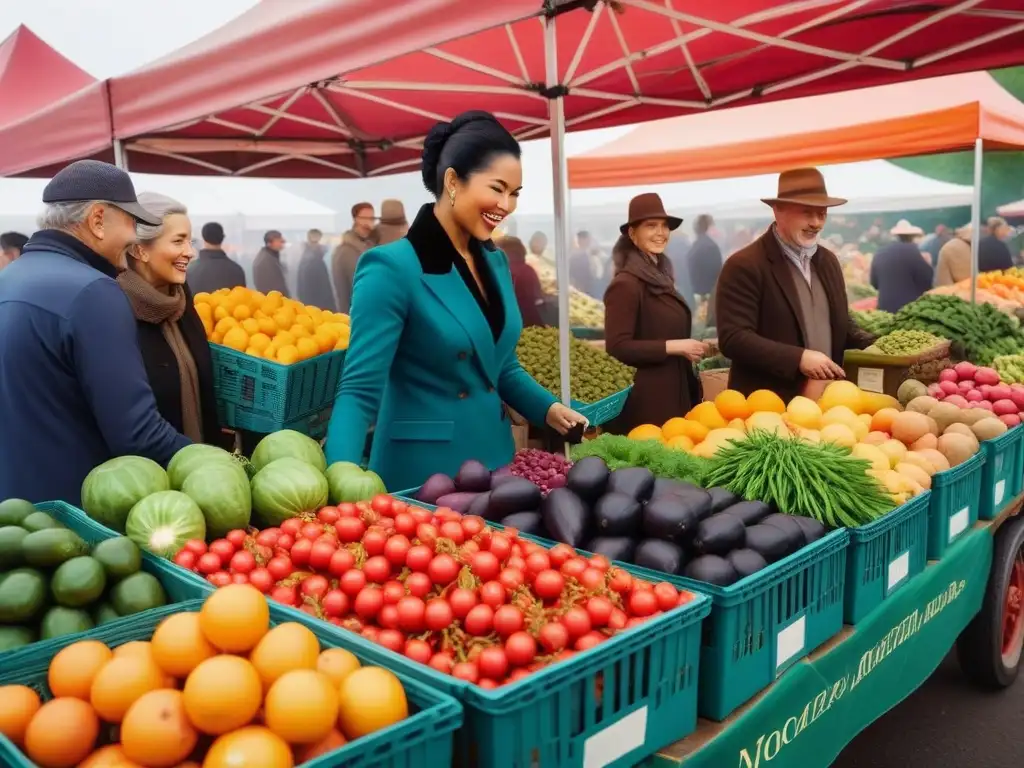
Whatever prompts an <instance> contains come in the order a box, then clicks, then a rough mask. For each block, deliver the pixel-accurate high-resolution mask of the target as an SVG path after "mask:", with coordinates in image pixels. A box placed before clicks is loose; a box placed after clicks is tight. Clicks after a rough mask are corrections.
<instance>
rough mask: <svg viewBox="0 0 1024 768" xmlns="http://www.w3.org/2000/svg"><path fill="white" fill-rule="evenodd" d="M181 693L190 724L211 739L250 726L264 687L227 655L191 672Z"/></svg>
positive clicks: (256, 675)
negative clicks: (210, 736) (212, 736)
mask: <svg viewBox="0 0 1024 768" xmlns="http://www.w3.org/2000/svg"><path fill="white" fill-rule="evenodd" d="M224 589H227V587H224ZM214 594H216V593H214ZM183 693H184V703H185V712H186V713H187V714H188V719H189V720H190V721H191V722H192V725H194V726H195V727H196V728H198V729H199V730H200V731H202V732H203V733H209V734H212V735H214V736H216V735H219V734H221V733H227V732H228V731H233V730H235V729H236V728H241V727H242V726H243V725H248V724H249V723H251V722H252V719H253V718H254V717H256V713H257V712H258V711H259V709H260V704H261V703H262V702H263V684H262V683H261V682H260V675H259V673H258V672H257V671H256V668H255V667H254V666H253V665H252V664H250V663H249V661H248V660H246V659H243V658H242V657H240V656H229V655H227V654H225V655H221V656H214V657H213V658H212V659H207V660H206V661H204V662H203V663H201V664H200V665H199V666H198V667H196V668H195V669H193V670H192V673H191V674H190V675H189V676H188V679H187V680H186V681H185V689H184V692H183Z"/></svg>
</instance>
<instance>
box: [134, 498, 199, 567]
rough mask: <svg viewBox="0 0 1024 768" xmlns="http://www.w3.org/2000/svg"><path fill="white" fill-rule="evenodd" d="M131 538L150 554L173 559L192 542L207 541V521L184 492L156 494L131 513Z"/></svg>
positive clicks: (140, 503)
mask: <svg viewBox="0 0 1024 768" xmlns="http://www.w3.org/2000/svg"><path fill="white" fill-rule="evenodd" d="M126 528H127V532H128V538H129V539H131V540H132V541H134V542H135V543H136V544H138V545H139V547H140V548H142V549H144V550H146V551H147V552H152V553H153V554H154V555H159V556H160V557H168V558H170V557H174V556H175V555H176V554H178V551H179V550H180V549H181V548H182V547H183V546H184V545H185V542H186V541H188V540H189V539H205V538H206V518H204V517H203V511H202V510H201V509H200V508H199V505H198V504H196V503H195V502H194V501H192V499H190V498H189V497H188V496H186V495H185V494H184V493H182V492H181V491H157V492H156V493H153V494H150V495H149V496H147V497H146V498H144V499H142V501H140V502H139V503H138V504H136V505H135V506H134V507H132V510H131V512H129V513H128V523H127V525H126Z"/></svg>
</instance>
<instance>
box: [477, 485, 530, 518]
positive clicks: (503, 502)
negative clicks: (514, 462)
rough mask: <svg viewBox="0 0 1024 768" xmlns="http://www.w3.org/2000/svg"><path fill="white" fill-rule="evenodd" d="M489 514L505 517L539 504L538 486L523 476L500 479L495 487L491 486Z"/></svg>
mask: <svg viewBox="0 0 1024 768" xmlns="http://www.w3.org/2000/svg"><path fill="white" fill-rule="evenodd" d="M490 494H491V497H490V498H491V502H490V509H488V511H487V514H488V515H489V517H488V519H496V518H492V517H490V516H492V515H496V516H497V517H505V516H506V515H514V514H515V513H516V512H527V511H529V510H531V509H537V507H539V506H540V488H539V487H538V486H536V485H534V484H533V483H532V482H530V481H529V480H527V479H526V478H523V477H513V478H511V479H509V480H502V481H501V483H500V484H499V485H498V487H497V488H491V491H490Z"/></svg>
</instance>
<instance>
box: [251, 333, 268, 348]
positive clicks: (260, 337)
mask: <svg viewBox="0 0 1024 768" xmlns="http://www.w3.org/2000/svg"><path fill="white" fill-rule="evenodd" d="M249 346H250V347H252V348H253V349H258V350H259V351H260V352H262V351H263V350H264V349H266V348H267V347H269V346H270V337H269V336H267V334H265V333H260V332H257V333H254V334H253V335H252V336H250V337H249Z"/></svg>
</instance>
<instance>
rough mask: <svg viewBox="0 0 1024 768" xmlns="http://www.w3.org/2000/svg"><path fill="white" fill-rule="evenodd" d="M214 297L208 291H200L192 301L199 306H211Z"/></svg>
mask: <svg viewBox="0 0 1024 768" xmlns="http://www.w3.org/2000/svg"><path fill="white" fill-rule="evenodd" d="M211 298H212V297H211V296H210V294H208V293H207V292H206V291H200V292H199V293H197V294H195V295H194V296H193V297H192V301H193V302H194V303H195V304H197V305H199V304H209V303H210V299H211Z"/></svg>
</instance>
